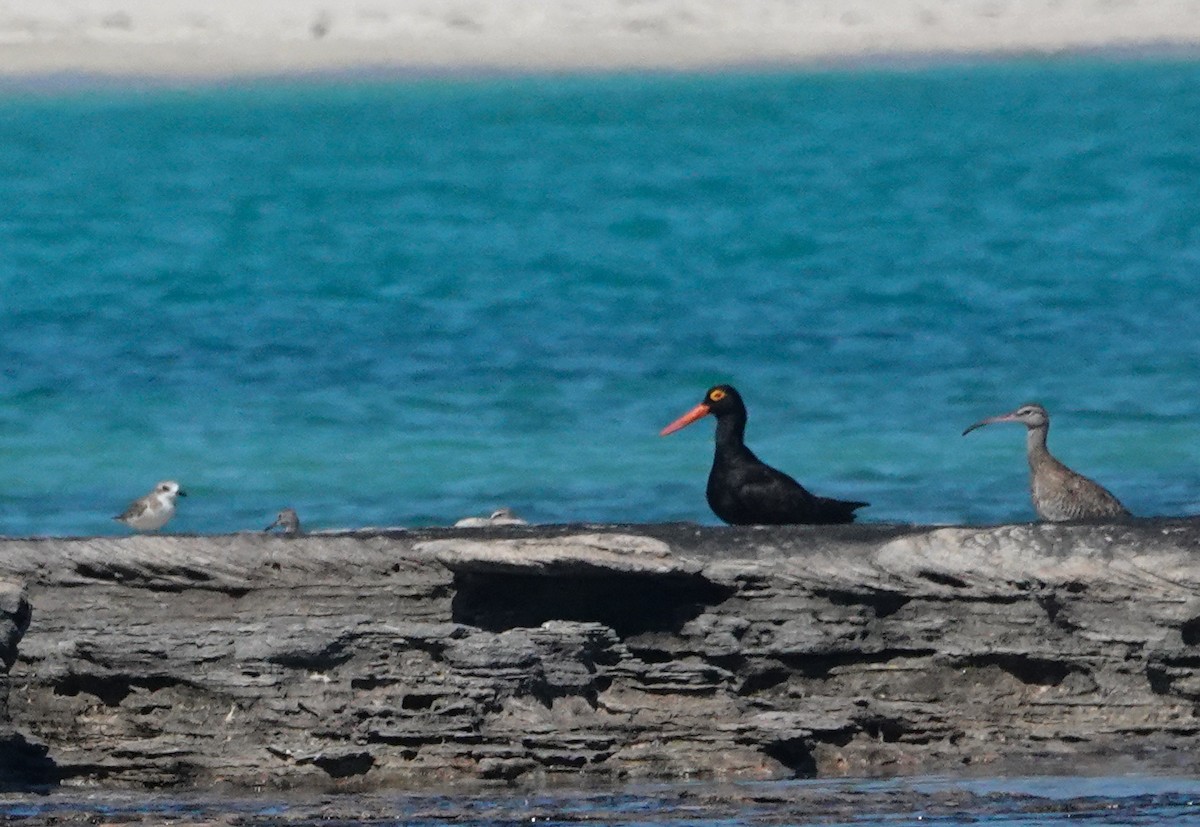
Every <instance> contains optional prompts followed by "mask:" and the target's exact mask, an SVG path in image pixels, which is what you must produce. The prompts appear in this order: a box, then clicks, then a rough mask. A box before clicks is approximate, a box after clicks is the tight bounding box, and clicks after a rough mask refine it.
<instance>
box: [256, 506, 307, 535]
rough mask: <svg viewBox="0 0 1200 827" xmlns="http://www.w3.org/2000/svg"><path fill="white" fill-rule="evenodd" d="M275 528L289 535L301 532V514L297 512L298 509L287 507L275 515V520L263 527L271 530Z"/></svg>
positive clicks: (265, 529)
mask: <svg viewBox="0 0 1200 827" xmlns="http://www.w3.org/2000/svg"><path fill="white" fill-rule="evenodd" d="M273 528H279V530H280V531H281V532H282V533H283V534H285V535H287V536H288V537H295V536H296V535H297V534H299V533H300V516H299V515H298V514H296V509H294V508H285V509H283V510H282V511H280V512H279V513H278V514H276V515H275V522H273V523H271V524H270V525H269V526H267V527H266V528H264V529H263V531H270V530H271V529H273Z"/></svg>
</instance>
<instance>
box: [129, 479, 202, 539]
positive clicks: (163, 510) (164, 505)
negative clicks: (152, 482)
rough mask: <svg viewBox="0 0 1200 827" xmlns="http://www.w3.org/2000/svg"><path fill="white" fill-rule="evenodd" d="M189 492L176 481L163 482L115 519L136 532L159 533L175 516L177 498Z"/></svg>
mask: <svg viewBox="0 0 1200 827" xmlns="http://www.w3.org/2000/svg"><path fill="white" fill-rule="evenodd" d="M186 496H187V492H186V491H184V490H183V489H181V488H180V487H179V483H177V482H175V481H174V480H163V481H162V482H160V483H159V484H158V485H156V486H154V490H153V491H151V492H150V493H149V494H147V495H146V496H144V497H142V498H141V499H137V500H134V501H133V502H131V503H130V504H129V507H128V508H126V509H125V510H124V511H123V512H121V513H120V514H118V515H117V516H115V517H113V519H114V520H116V521H117V522H118V523H124V524H125V525H127V526H129V527H130V528H132V529H133V530H134V531H157V530H158V529H160V528H162V527H163V526H165V525H166V524H167V522H168V521H169V520H170V519H171V518H172V517H174V516H175V498H176V497H186Z"/></svg>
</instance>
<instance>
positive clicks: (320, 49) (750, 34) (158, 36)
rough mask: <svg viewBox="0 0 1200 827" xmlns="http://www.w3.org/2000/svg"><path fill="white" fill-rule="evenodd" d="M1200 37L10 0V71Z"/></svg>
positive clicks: (925, 50) (621, 5)
mask: <svg viewBox="0 0 1200 827" xmlns="http://www.w3.org/2000/svg"><path fill="white" fill-rule="evenodd" d="M1198 46H1200V0H742V1H740V2H739V0H0V76H6V77H9V78H14V77H22V76H39V75H47V74H55V73H71V74H78V73H82V74H86V75H99V76H115V77H136V76H142V77H168V78H181V79H183V78H201V79H202V78H219V77H225V76H239V75H257V74H264V75H272V74H290V73H303V72H337V71H354V70H361V69H383V70H418V71H434V72H440V71H447V70H449V71H461V70H466V71H476V70H493V69H496V70H509V71H527V70H533V71H558V70H568V69H621V68H629V69H685V68H698V67H721V66H753V65H763V64H812V63H822V62H829V61H835V62H836V61H845V60H851V61H853V60H858V59H874V58H880V57H882V58H891V57H894V58H908V57H918V58H920V57H924V56H934V57H936V56H945V55H957V54H1020V53H1058V52H1064V51H1079V50H1092V49H1106V48H1127V49H1178V48H1183V49H1187V50H1191V49H1194V48H1196V47H1198Z"/></svg>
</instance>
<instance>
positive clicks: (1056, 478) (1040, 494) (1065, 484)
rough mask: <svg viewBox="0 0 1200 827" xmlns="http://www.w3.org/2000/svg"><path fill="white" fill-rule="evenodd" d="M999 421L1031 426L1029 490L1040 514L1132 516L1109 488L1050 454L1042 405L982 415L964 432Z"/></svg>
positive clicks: (1057, 517) (1061, 517)
mask: <svg viewBox="0 0 1200 827" xmlns="http://www.w3.org/2000/svg"><path fill="white" fill-rule="evenodd" d="M995 422H1020V423H1021V424H1022V425H1024V426H1025V428H1026V429H1027V430H1026V431H1025V453H1026V455H1027V456H1028V458H1029V490H1030V494H1031V495H1032V498H1033V510H1034V511H1036V512H1037V515H1038V517H1039V518H1041V519H1043V520H1048V521H1050V522H1061V521H1063V520H1098V519H1104V518H1107V517H1129V516H1131V515H1130V513H1129V510H1128V509H1126V508H1125V506H1123V505H1121V501H1120V500H1118V499H1117V498H1116V497H1114V496H1113V495H1112V493H1111V492H1109V491H1108V489H1106V488H1104V486H1102V485H1100V484H1099V483H1098V482H1095V481H1094V480H1090V479H1088V478H1087V477H1085V476H1083V474H1078V473H1076V472H1074V471H1072V470H1071V469H1070V468H1068V467H1067V466H1065V465H1063V464H1062V463H1061V462H1059V461H1058V460H1057V459H1055V458H1054V457H1053V456H1052V455H1051V454H1050V450H1049V449H1048V448H1047V447H1046V434H1048V433H1049V431H1050V414H1048V413H1046V409H1045V408H1043V407H1042V406H1041V405H1038V404H1037V403H1034V402H1030V403H1027V404H1024V405H1022V406H1021V407H1019V408H1017V409H1016V410H1015V411H1013V412H1011V413H1006V414H1000V415H999V416H989V417H988V418H987V419H981V420H980V421H978V422H976V423H975V424H974V425H972V426H971V427H970V428H967V429H966V430H965V431H963V436H966V435H967V434H969V433H971V431H973V430H975V429H976V428H982V427H983V426H984V425H991V424H992V423H995Z"/></svg>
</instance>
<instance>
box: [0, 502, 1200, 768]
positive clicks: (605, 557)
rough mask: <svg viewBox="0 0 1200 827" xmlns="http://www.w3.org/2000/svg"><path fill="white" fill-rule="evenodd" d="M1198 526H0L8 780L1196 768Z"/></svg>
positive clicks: (0, 746) (0, 642) (0, 651)
mask: <svg viewBox="0 0 1200 827" xmlns="http://www.w3.org/2000/svg"><path fill="white" fill-rule="evenodd" d="M1198 547H1200V521H1193V520H1138V521H1132V522H1129V523H1121V524H1112V525H1049V524H1040V525H1011V526H996V527H983V528H967V527H920V526H885V525H860V526H839V527H819V528H818V527H781V528H702V527H698V526H694V525H653V526H650V525H638V526H609V525H605V526H540V527H521V526H514V527H503V528H493V529H457V530H456V529H430V530H422V531H407V532H406V531H395V532H387V531H385V532H365V533H347V534H337V535H311V536H305V537H298V538H284V537H275V536H269V535H262V534H237V535H223V536H171V535H168V536H161V537H153V536H148V537H129V538H120V539H113V538H80V539H4V540H0V658H2V659H3V662H4V664H6V666H7V667H8V668H7V673H6V674H5V675H3V676H2V677H0V789H9V790H14V789H15V790H21V789H30V788H34V787H45V786H50V787H54V786H76V785H88V786H91V787H100V788H127V787H130V786H135V787H144V788H151V787H152V788H172V789H208V788H214V787H231V788H245V789H257V788H277V789H287V788H293V787H297V786H305V787H306V788H309V789H313V788H320V789H324V788H329V789H354V790H360V791H371V790H388V789H404V788H414V787H423V786H427V785H443V784H463V783H488V782H504V783H510V784H516V785H521V786H525V785H537V784H544V783H554V782H562V783H567V784H583V783H591V782H596V783H611V782H626V781H630V780H678V779H684V778H690V779H695V778H712V779H720V780H750V779H774V778H788V777H811V776H835V775H841V774H847V775H863V774H881V773H882V774H887V773H918V772H919V773H929V772H946V771H959V770H962V769H963V768H981V767H982V768H986V769H987V770H989V771H991V770H995V771H1000V770H1002V769H1005V768H1008V769H1011V768H1017V767H1023V768H1024V769H1025V770H1026V771H1028V770H1029V769H1030V768H1032V767H1035V766H1045V765H1047V763H1052V762H1059V763H1060V765H1061V764H1063V763H1064V762H1065V764H1066V766H1068V767H1080V766H1084V765H1087V764H1089V763H1095V762H1111V761H1117V760H1120V761H1131V760H1132V761H1139V762H1143V763H1144V765H1145V766H1149V767H1157V768H1162V769H1168V768H1169V769H1171V770H1189V771H1190V770H1194V769H1196V768H1197V767H1200V759H1197V757H1196V755H1195V751H1194V749H1193V744H1194V739H1195V736H1196V734H1197V733H1198V732H1200V714H1198V712H1197V709H1198V707H1197V700H1200V565H1197V556H1196V550H1197V548H1198Z"/></svg>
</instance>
